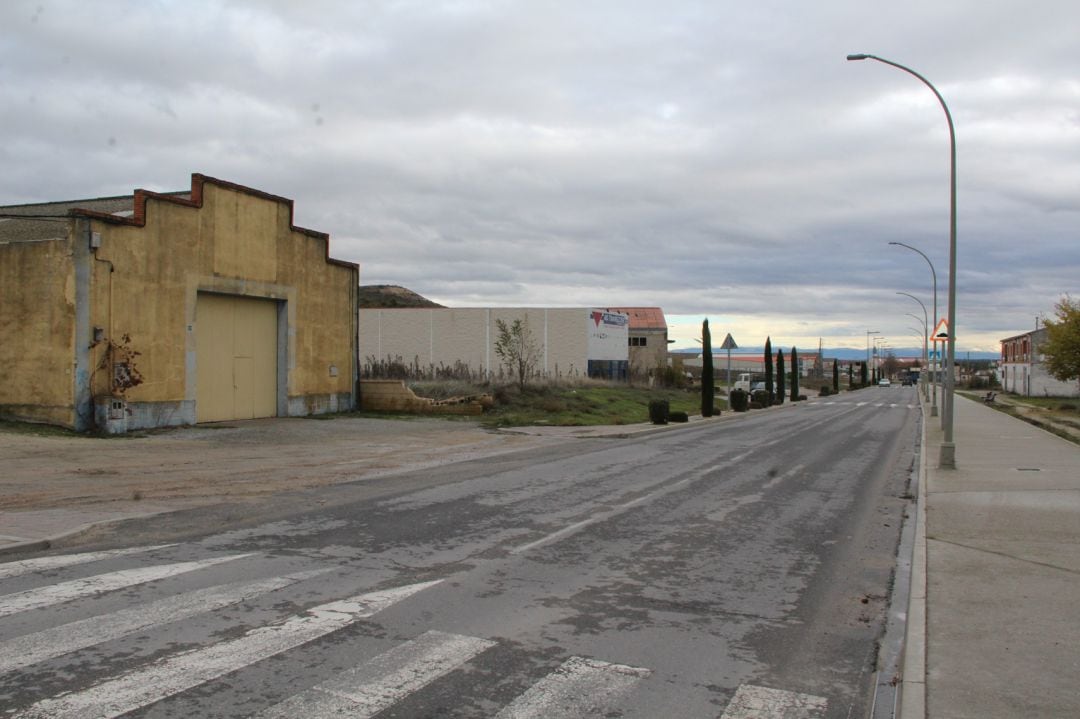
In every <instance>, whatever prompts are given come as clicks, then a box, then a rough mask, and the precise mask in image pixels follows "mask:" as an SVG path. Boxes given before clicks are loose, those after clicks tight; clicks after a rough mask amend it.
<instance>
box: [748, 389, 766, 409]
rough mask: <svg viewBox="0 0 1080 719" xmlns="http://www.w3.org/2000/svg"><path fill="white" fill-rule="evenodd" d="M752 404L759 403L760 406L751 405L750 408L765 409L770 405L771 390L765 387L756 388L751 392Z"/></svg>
mask: <svg viewBox="0 0 1080 719" xmlns="http://www.w3.org/2000/svg"><path fill="white" fill-rule="evenodd" d="M750 403H751V405H755V404H759V405H761V406H760V407H754V406H751V407H750V409H764V408H765V407H768V406H769V392H768V390H764V389H756V390H754V391H753V392H751V393H750Z"/></svg>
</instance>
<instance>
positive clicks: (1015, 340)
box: [1000, 327, 1080, 397]
mask: <svg viewBox="0 0 1080 719" xmlns="http://www.w3.org/2000/svg"><path fill="white" fill-rule="evenodd" d="M1045 342H1046V328H1045V327H1042V328H1040V329H1036V330H1032V331H1031V332H1025V333H1023V334H1019V335H1014V336H1012V337H1007V338H1005V339H1003V340H1001V363H1000V370H1001V386H1002V387H1003V388H1004V389H1005V391H1006V392H1013V393H1015V394H1019V395H1024V396H1026V397H1078V396H1080V389H1078V388H1077V386H1076V382H1062V381H1061V380H1058V379H1055V378H1053V377H1051V376H1050V373H1049V372H1048V371H1047V369H1046V365H1045V356H1044V355H1043V354H1042V352H1041V351H1040V347H1041V346H1042V345H1043V343H1045Z"/></svg>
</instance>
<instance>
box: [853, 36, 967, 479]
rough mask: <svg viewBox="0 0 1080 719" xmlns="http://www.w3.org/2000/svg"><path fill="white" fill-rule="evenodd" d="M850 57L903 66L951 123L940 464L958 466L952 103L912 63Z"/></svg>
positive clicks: (946, 467) (954, 183) (954, 173)
mask: <svg viewBox="0 0 1080 719" xmlns="http://www.w3.org/2000/svg"><path fill="white" fill-rule="evenodd" d="M847 59H848V60H877V61H878V62H880V63H884V64H886V65H892V66H893V67H895V68H896V69H898V70H903V71H904V72H906V73H907V74H909V75H911V76H912V77H914V78H916V79H918V80H919V81H921V82H922V83H923V84H924V85H926V86H927V87H928V88H930V91H931V92H933V93H934V97H936V98H937V100H938V103H940V104H941V109H942V110H944V111H945V121H946V122H947V123H948V125H949V319H948V323H949V336H948V337H947V338H946V339H947V341H948V345H949V349H948V354H947V356H946V359H945V397H944V399H945V403H944V404H945V413H944V417H943V418H942V422H941V423H942V426H943V429H944V430H945V437H944V441H943V442H942V443H941V452H940V454H939V456H938V466H939V467H940V468H942V469H956V442H955V441H954V437H953V400H954V399H955V396H954V395H955V389H956V388H955V386H954V385H955V379H954V377H953V364H954V363H955V361H956V128H954V127H953V119H952V113H950V112H949V106H948V105H946V104H945V98H943V97H942V96H941V93H940V92H938V90H937V88H936V87H934V85H933V83H931V82H930V81H929V80H927V79H926V78H925V77H923V76H922V75H920V74H919V73H917V72H915V71H914V70H912V69H911V68H910V67H906V66H904V65H901V64H900V63H898V62H893V61H892V60H886V59H885V58H882V57H878V56H876V55H868V54H866V53H860V54H856V55H848V56H847ZM935 321H936V319H935Z"/></svg>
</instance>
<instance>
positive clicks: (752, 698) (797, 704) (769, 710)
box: [720, 684, 828, 719]
mask: <svg viewBox="0 0 1080 719" xmlns="http://www.w3.org/2000/svg"><path fill="white" fill-rule="evenodd" d="M827 707H828V702H827V701H826V700H825V698H824V697H816V696H813V695H811V694H797V693H796V692H789V691H784V690H783V689H770V688H769V687H760V686H754V685H752V684H743V685H742V686H740V687H739V688H738V689H737V690H735V696H733V697H732V698H731V702H730V703H729V704H728V705H727V708H726V709H725V710H724V713H723V714H721V715H720V719H821V717H823V716H825V709H826V708H827Z"/></svg>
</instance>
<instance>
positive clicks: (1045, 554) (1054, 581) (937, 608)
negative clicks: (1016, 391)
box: [901, 396, 1080, 719]
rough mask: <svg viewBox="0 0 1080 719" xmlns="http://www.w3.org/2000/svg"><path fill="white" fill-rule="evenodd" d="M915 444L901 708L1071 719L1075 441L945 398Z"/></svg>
mask: <svg viewBox="0 0 1080 719" xmlns="http://www.w3.org/2000/svg"><path fill="white" fill-rule="evenodd" d="M924 417H925V426H926V442H925V444H924V448H925V451H924V453H923V468H922V470H923V471H922V472H921V481H920V485H921V486H920V496H919V509H918V525H917V533H916V546H915V556H914V558H913V574H912V588H911V602H910V606H909V611H908V638H907V642H906V650H905V651H906V655H905V665H904V685H903V691H902V704H901V716H902V717H903V718H904V719H920V718H921V717H931V718H932V719H945V718H948V719H953V718H955V717H972V718H973V719H974V718H975V717H978V718H979V719H993V718H996V717H1001V718H1002V719H1004V718H1006V717H1008V718H1009V719H1012V718H1014V717H1024V718H1025V719H1026V718H1032V717H1055V718H1056V717H1073V716H1080V682H1078V681H1077V677H1078V676H1080V446H1078V445H1076V444H1073V443H1070V442H1068V441H1066V440H1064V439H1061V438H1059V437H1056V436H1054V435H1052V434H1050V433H1048V432H1044V431H1042V430H1040V429H1038V428H1036V427H1034V426H1032V425H1030V424H1027V423H1025V422H1023V421H1022V420H1019V419H1014V418H1012V417H1009V416H1007V415H1005V414H1003V413H1001V412H997V411H995V410H994V409H992V408H989V407H985V406H983V405H982V404H980V403H977V402H973V401H971V400H967V399H965V398H963V397H960V396H957V397H956V402H955V419H954V437H953V439H954V440H955V444H956V465H957V468H956V469H955V470H941V469H938V468H937V464H938V452H939V447H940V444H941V442H942V432H941V423H940V418H938V417H933V418H931V417H929V416H927V415H924Z"/></svg>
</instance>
